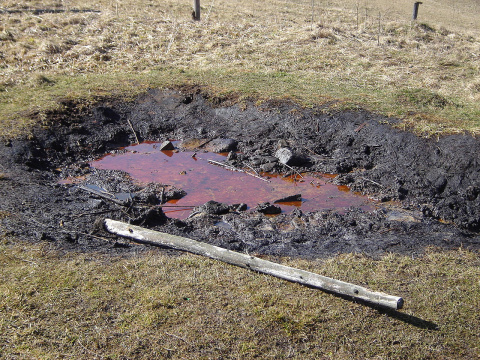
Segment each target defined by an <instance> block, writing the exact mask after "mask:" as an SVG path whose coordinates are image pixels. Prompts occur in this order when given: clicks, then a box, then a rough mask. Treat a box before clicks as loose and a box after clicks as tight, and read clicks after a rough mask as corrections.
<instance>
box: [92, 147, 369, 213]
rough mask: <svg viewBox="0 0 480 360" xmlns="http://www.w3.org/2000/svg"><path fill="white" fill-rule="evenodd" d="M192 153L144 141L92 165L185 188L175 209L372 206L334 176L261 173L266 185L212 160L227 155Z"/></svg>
mask: <svg viewBox="0 0 480 360" xmlns="http://www.w3.org/2000/svg"><path fill="white" fill-rule="evenodd" d="M193 154H194V153H192V152H176V151H172V150H169V151H160V150H158V149H157V144H156V143H143V144H140V145H133V146H129V147H127V148H126V151H125V152H124V153H121V154H113V155H106V156H104V157H103V158H101V159H99V160H96V161H94V162H92V164H91V165H92V166H93V167H95V168H98V169H110V170H123V171H126V172H128V173H129V174H130V175H131V177H132V178H133V179H134V181H135V182H137V183H139V184H147V183H150V182H156V183H161V184H165V185H171V186H175V187H177V188H181V189H183V190H185V191H186V192H187V195H186V196H185V197H183V198H182V199H180V200H174V201H171V202H169V203H168V204H170V205H176V206H199V205H202V204H204V203H205V202H207V201H209V200H215V201H218V202H224V203H228V204H236V203H246V204H247V205H248V207H249V208H253V207H255V206H256V205H257V204H258V203H262V202H270V203H273V202H274V201H276V200H278V199H281V198H285V197H286V196H289V195H294V194H301V195H302V197H301V201H292V202H287V203H278V205H279V206H280V207H281V208H282V210H283V211H285V212H288V211H291V210H293V209H295V208H300V209H302V210H303V211H313V210H322V209H332V210H335V211H339V212H342V211H345V209H347V208H349V207H351V206H354V207H362V208H363V209H365V210H368V209H372V208H373V205H371V203H370V202H369V200H368V199H367V198H366V197H364V196H359V195H355V194H353V193H351V192H350V191H349V189H348V187H346V186H336V185H333V184H330V183H328V182H327V181H326V180H327V179H328V178H331V176H325V177H323V178H322V177H321V176H320V175H319V174H318V175H317V176H312V174H309V175H303V178H301V177H300V176H299V175H296V176H289V177H283V176H281V175H272V174H265V173H263V174H260V175H262V177H265V178H269V181H268V182H266V181H262V180H261V179H258V178H256V177H253V176H249V175H248V174H245V173H242V172H238V171H232V170H227V169H225V168H223V167H221V166H218V165H215V164H212V163H209V162H208V160H213V161H217V162H222V161H223V160H224V159H225V157H224V156H222V155H220V154H215V153H198V154H197V155H196V156H194V157H192V155H193ZM369 203H370V204H369ZM168 204H167V205H168ZM164 211H165V213H167V214H168V216H170V217H175V218H185V217H186V216H188V215H189V214H190V211H191V208H188V209H182V208H180V207H175V208H167V207H165V208H164Z"/></svg>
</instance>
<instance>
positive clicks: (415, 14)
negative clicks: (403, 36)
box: [412, 1, 422, 21]
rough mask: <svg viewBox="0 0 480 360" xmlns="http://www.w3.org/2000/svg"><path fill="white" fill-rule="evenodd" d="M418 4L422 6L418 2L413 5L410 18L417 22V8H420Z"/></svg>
mask: <svg viewBox="0 0 480 360" xmlns="http://www.w3.org/2000/svg"><path fill="white" fill-rule="evenodd" d="M420 4H422V2H420V1H417V2H415V3H414V4H413V16H412V20H413V21H415V20H417V16H418V7H419V6H420Z"/></svg>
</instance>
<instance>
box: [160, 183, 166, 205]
mask: <svg viewBox="0 0 480 360" xmlns="http://www.w3.org/2000/svg"><path fill="white" fill-rule="evenodd" d="M164 193H165V186H162V192H161V193H160V205H162V204H163V195H164Z"/></svg>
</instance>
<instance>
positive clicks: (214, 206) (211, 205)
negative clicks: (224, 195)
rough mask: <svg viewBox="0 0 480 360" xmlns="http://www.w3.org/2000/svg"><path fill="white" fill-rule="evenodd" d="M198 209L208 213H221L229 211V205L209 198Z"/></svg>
mask: <svg viewBox="0 0 480 360" xmlns="http://www.w3.org/2000/svg"><path fill="white" fill-rule="evenodd" d="M199 210H200V211H201V212H204V213H207V214H210V215H222V214H226V213H228V212H229V211H230V206H229V205H228V204H224V203H219V202H217V201H213V200H210V201H207V202H206V203H205V204H203V205H202V206H201V207H200V209H199Z"/></svg>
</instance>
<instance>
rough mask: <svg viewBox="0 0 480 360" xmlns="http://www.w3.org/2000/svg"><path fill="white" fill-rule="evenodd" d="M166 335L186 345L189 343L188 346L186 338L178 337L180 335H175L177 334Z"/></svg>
mask: <svg viewBox="0 0 480 360" xmlns="http://www.w3.org/2000/svg"><path fill="white" fill-rule="evenodd" d="M165 335H168V336H171V337H174V338H175V339H178V340H182V341H183V342H184V343H187V344H188V341H187V340H185V339H184V338H182V337H180V336H178V335H175V334H170V333H167V332H166V333H165Z"/></svg>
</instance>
